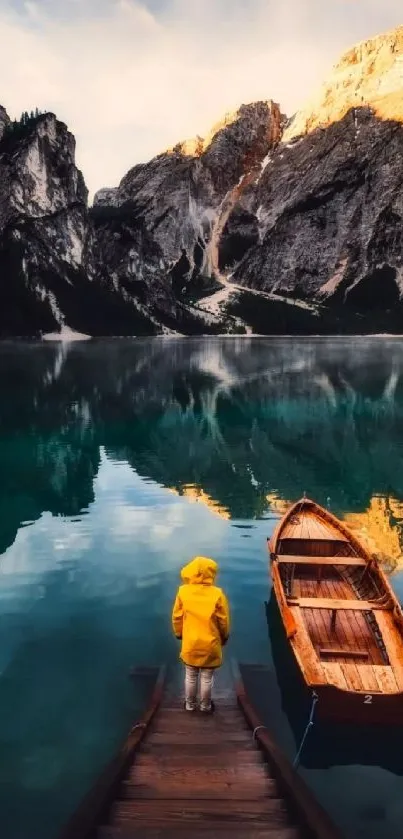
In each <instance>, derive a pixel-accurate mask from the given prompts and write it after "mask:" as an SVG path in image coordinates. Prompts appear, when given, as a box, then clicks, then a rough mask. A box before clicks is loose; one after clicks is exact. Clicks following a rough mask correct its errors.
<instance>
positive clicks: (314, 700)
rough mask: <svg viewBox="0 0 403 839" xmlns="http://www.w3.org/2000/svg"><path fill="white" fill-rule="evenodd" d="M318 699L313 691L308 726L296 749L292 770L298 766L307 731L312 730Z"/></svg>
mask: <svg viewBox="0 0 403 839" xmlns="http://www.w3.org/2000/svg"><path fill="white" fill-rule="evenodd" d="M318 699H319V697H318V694H317V693H315V691H313V693H312V705H311V713H310V714H309V720H308V724H307V726H306V729H305V731H304V735H303V738H302V740H301V743H300V747H299V749H298V751H297V754H296V757H295V760H294V763H293V768H294V769H296V768H297V766H298V764H299V761H300V757H301V753H302V749H303V748H304V744H305V740H306V738H307V736H308V732H309V730H310V729H311V728H312V726H313V718H314V715H315V708H316V703H317V701H318Z"/></svg>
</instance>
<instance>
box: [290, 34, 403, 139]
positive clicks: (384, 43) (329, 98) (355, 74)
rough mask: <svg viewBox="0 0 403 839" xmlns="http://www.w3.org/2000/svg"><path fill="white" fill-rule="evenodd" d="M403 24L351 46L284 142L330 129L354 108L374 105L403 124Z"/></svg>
mask: <svg viewBox="0 0 403 839" xmlns="http://www.w3.org/2000/svg"><path fill="white" fill-rule="evenodd" d="M402 86H403V26H399V27H398V29H395V30H393V31H392V32H388V33H386V34H385V35H379V36H378V37H376V38H371V39H370V40H368V41H363V42H362V43H360V44H357V45H356V46H355V47H353V48H352V49H350V50H349V51H348V52H347V53H346V54H345V55H344V56H343V58H342V59H341V60H340V61H339V62H338V64H336V66H335V67H334V69H333V72H332V73H331V74H330V76H329V78H328V79H326V81H325V83H324V84H323V85H322V87H321V88H320V89H319V91H318V92H317V93H316V94H315V96H314V97H313V99H312V100H310V101H308V102H307V104H306V106H305V107H304V108H303V109H302V110H301V111H299V112H298V113H297V114H296V115H295V117H294V119H293V120H292V121H291V123H290V125H289V126H288V128H287V129H286V130H285V132H284V136H283V141H284V142H285V143H288V142H290V141H291V140H292V139H294V138H295V137H299V136H301V135H303V134H308V133H310V132H311V131H314V130H315V129H316V128H326V127H327V126H329V125H331V123H333V122H338V121H339V120H341V119H343V117H344V116H345V115H346V114H347V113H348V111H350V109H351V108H366V107H370V108H371V109H372V111H373V113H374V116H376V117H378V118H379V119H382V120H394V121H396V122H401V123H403V96H402Z"/></svg>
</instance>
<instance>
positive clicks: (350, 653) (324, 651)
mask: <svg viewBox="0 0 403 839" xmlns="http://www.w3.org/2000/svg"><path fill="white" fill-rule="evenodd" d="M319 653H320V655H324V656H328V655H337V656H345V657H346V658H364V659H367V658H368V656H369V653H368V652H367V651H365V650H350V649H338V648H336V647H321V648H320V649H319Z"/></svg>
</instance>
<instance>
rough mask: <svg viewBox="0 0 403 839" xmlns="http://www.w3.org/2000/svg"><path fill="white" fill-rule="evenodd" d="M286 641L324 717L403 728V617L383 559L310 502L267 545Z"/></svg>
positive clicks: (290, 516) (300, 506)
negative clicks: (383, 569)
mask: <svg viewBox="0 0 403 839" xmlns="http://www.w3.org/2000/svg"><path fill="white" fill-rule="evenodd" d="M268 547H269V551H270V560H271V574H272V580H273V590H274V593H275V596H276V600H277V604H278V607H279V611H280V615H281V620H282V623H283V625H284V629H285V632H286V636H287V638H288V641H289V644H290V646H291V649H292V652H293V654H294V657H295V660H296V663H297V665H298V668H299V671H300V673H301V676H302V680H303V683H304V684H305V686H306V688H307V689H309V690H310V691H312V698H314V694H315V695H316V697H317V704H316V709H315V713H316V715H317V716H318V717H319V718H322V719H333V720H338V721H343V722H356V723H360V724H368V723H371V724H372V723H379V724H382V725H384V724H392V725H400V724H403V612H402V609H401V607H400V604H399V602H398V600H397V598H396V595H395V594H394V592H393V590H392V588H391V586H390V584H389V582H388V580H387V578H386V576H385V574H384V572H383V571H382V569H381V568H380V566H379V564H378V562H377V561H376V558H375V557H374V556H373V555H371V554H370V553H369V552H368V551H367V550H366V549H365V548H364V547H363V545H361V544H360V542H359V541H358V539H357V538H356V537H355V536H354V535H353V534H352V533H351V532H350V530H349V529H348V528H347V527H346V525H345V524H343V523H342V522H341V521H339V520H338V519H337V518H336V517H335V516H333V515H332V514H331V513H330V512H329V511H328V510H325V509H324V508H323V507H320V506H319V504H316V503H315V502H314V501H311V500H310V499H308V498H303V499H301V500H300V501H298V502H297V503H296V504H294V505H293V506H292V507H291V508H290V509H289V510H288V512H287V513H286V514H285V515H284V517H283V518H282V519H281V521H280V522H279V524H278V525H277V527H276V530H275V531H274V533H273V536H272V537H271V539H269V540H268Z"/></svg>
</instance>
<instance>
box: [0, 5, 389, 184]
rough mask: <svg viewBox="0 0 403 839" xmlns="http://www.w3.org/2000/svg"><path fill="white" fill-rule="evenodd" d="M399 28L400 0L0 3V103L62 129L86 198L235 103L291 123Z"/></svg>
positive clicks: (205, 127) (206, 124) (199, 130)
mask: <svg viewBox="0 0 403 839" xmlns="http://www.w3.org/2000/svg"><path fill="white" fill-rule="evenodd" d="M401 23H403V12H402V0H198V2H196V0H138V2H137V0H0V80H1V88H0V104H3V105H4V106H5V108H6V109H7V111H8V113H9V115H10V116H11V117H12V118H13V117H14V116H17V117H19V116H20V113H21V111H23V110H28V111H30V110H31V109H35V107H36V106H38V107H39V108H40V109H41V110H50V111H54V112H55V113H56V115H57V117H58V118H59V119H61V120H63V122H66V123H67V125H68V127H69V129H70V130H71V131H72V132H73V134H74V135H75V137H76V140H77V164H78V166H79V167H80V168H81V169H82V171H83V173H84V177H85V180H86V183H87V186H88V188H89V190H90V200H91V198H92V196H93V193H94V191H96V190H97V189H99V188H100V187H104V186H117V184H118V183H119V181H120V179H121V178H122V176H123V175H124V174H125V173H126V171H127V170H128V169H129V168H130V167H131V166H134V165H135V164H136V163H140V162H142V161H146V160H149V159H150V158H151V157H153V156H154V155H155V154H158V153H159V152H161V151H163V150H164V149H166V148H167V147H169V146H172V145H175V143H177V142H178V141H180V140H184V139H186V138H188V137H192V136H194V135H195V134H201V135H202V136H203V135H204V134H206V133H207V132H208V131H209V129H210V128H211V126H212V125H213V124H214V123H215V122H217V121H218V120H219V119H220V118H221V117H222V116H223V115H224V113H225V112H226V111H232V110H234V109H236V108H237V107H239V105H240V104H242V103H246V102H253V101H256V100H258V99H274V100H275V101H277V102H279V103H280V105H281V107H282V109H283V112H285V113H287V114H288V115H289V116H291V115H292V114H293V113H294V112H295V110H296V109H297V108H298V107H300V106H301V105H302V104H303V103H304V100H305V99H307V98H310V96H311V95H312V93H313V92H314V91H315V89H316V88H317V87H318V86H319V85H320V83H321V82H322V81H323V79H324V77H325V76H326V74H327V73H328V71H329V70H330V69H331V67H332V65H333V64H334V63H335V61H337V60H338V58H339V57H340V55H341V54H342V53H343V52H344V51H345V50H346V49H348V48H349V47H350V46H352V45H353V44H354V43H355V42H357V41H361V40H364V39H365V38H368V37H371V36H373V35H376V34H379V33H381V32H384V31H387V30H388V29H391V28H393V27H395V26H398V25H400V24H401Z"/></svg>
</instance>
